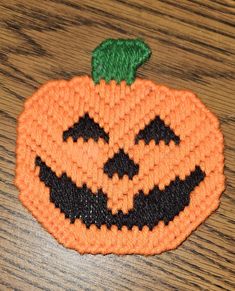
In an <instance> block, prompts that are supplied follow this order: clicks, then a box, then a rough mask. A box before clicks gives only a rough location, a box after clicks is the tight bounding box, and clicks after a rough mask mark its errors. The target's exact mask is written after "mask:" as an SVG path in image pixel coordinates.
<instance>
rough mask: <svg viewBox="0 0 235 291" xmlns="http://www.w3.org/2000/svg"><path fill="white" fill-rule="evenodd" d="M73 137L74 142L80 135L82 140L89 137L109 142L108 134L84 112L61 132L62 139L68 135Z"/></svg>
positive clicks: (65, 138)
mask: <svg viewBox="0 0 235 291" xmlns="http://www.w3.org/2000/svg"><path fill="white" fill-rule="evenodd" d="M70 136H71V137H72V138H73V141H74V142H76V141H77V140H78V138H79V137H82V138H83V139H84V141H88V139H89V138H92V139H94V140H95V141H98V139H99V138H103V139H104V140H105V141H106V142H107V143H108V142H109V136H108V134H107V133H106V132H105V131H104V129H103V128H102V127H100V125H99V124H98V123H96V122H95V121H94V119H93V118H90V116H89V115H88V114H87V113H86V114H85V115H84V116H83V117H80V118H79V120H78V122H76V123H74V125H73V126H72V127H70V128H69V129H67V130H65V131H64V132H63V140H64V141H66V140H67V139H68V138H69V137H70Z"/></svg>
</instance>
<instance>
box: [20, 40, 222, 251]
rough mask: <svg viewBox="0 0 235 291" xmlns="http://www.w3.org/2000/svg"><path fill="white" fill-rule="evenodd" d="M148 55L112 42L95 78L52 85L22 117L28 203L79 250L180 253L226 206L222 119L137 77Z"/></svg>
mask: <svg viewBox="0 0 235 291" xmlns="http://www.w3.org/2000/svg"><path fill="white" fill-rule="evenodd" d="M149 56H150V49H149V47H148V46H147V45H146V44H145V43H144V42H142V41H140V40H121V39H120V40H113V39H109V40H106V41H104V42H103V43H101V45H100V46H98V47H97V48H96V49H95V50H94V52H93V58H92V78H90V77H89V76H83V77H75V78H74V79H72V80H71V81H64V80H62V81H52V82H49V83H48V84H46V85H44V86H43V87H42V88H40V89H39V90H38V91H37V92H36V93H35V94H34V95H33V96H32V97H31V98H29V99H28V100H27V101H26V103H25V108H24V111H23V113H22V114H21V116H20V118H19V123H18V137H17V160H16V162H17V168H16V184H17V186H18V188H19V190H20V196H19V198H20V200H21V201H22V203H23V204H24V205H25V207H26V208H27V209H28V210H29V211H31V212H32V214H33V215H34V217H36V218H37V220H38V221H39V222H40V223H41V224H42V225H43V226H44V227H45V228H46V229H47V230H48V231H49V232H50V233H51V234H52V235H53V236H54V237H55V238H56V239H57V240H58V241H59V242H60V243H62V244H64V245H65V246H66V247H69V248H72V249H75V250H78V251H79V252H80V253H93V254H96V253H102V254H107V253H116V254H129V253H138V254H157V253H161V252H163V251H165V250H170V249H173V248H175V247H177V246H178V245H179V244H180V243H181V242H182V241H183V240H184V239H185V238H186V237H187V236H188V235H189V234H190V233H191V232H192V231H193V230H194V229H195V228H196V227H197V226H198V225H199V224H200V223H201V222H202V221H203V220H205V218H206V217H207V216H208V215H209V214H210V213H211V212H212V211H214V210H215V209H216V208H217V207H218V205H219V197H220V195H221V193H222V191H223V189H224V175H223V159H224V158H223V138H222V134H221V132H220V130H219V123H218V120H217V118H216V117H215V116H214V115H213V114H212V113H210V111H209V110H207V109H206V107H205V106H204V105H203V104H202V103H201V102H200V101H199V100H198V99H197V98H196V97H195V95H194V94H193V93H191V92H188V91H180V90H174V89H169V88H167V87H165V86H162V85H156V84H155V83H153V82H152V81H150V80H143V79H135V71H136V69H137V67H138V66H140V65H141V64H142V63H144V62H145V61H146V60H147V59H148V58H149Z"/></svg>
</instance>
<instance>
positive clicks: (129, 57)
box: [92, 39, 151, 85]
mask: <svg viewBox="0 0 235 291" xmlns="http://www.w3.org/2000/svg"><path fill="white" fill-rule="evenodd" d="M150 55H151V50H150V48H149V47H148V46H147V44H145V43H144V42H143V41H142V40H139V39H107V40H105V41H103V42H102V43H101V44H100V45H99V46H98V47H97V48H96V49H95V50H94V51H93V53H92V79H93V81H94V82H95V83H99V82H100V80H102V79H104V80H105V81H106V82H107V83H108V82H109V81H111V80H115V81H116V82H117V83H120V82H121V81H123V80H125V81H126V83H127V84H128V85H130V84H132V83H133V82H134V80H135V75H136V70H137V68H138V67H139V66H140V65H142V64H143V63H144V62H146V61H147V60H148V59H149V57H150Z"/></svg>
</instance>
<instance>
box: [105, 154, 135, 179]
mask: <svg viewBox="0 0 235 291" xmlns="http://www.w3.org/2000/svg"><path fill="white" fill-rule="evenodd" d="M104 172H105V173H106V174H107V175H108V176H109V178H112V177H113V175H114V174H115V173H117V174H118V177H119V178H122V177H123V176H124V175H127V176H128V177H129V179H132V178H133V177H134V176H135V175H137V174H138V173H139V165H137V164H135V163H134V161H133V160H132V159H130V157H129V156H128V155H127V154H126V153H125V152H124V151H123V149H120V150H119V152H118V153H116V154H114V156H113V157H112V158H110V159H108V161H107V162H106V163H105V165H104Z"/></svg>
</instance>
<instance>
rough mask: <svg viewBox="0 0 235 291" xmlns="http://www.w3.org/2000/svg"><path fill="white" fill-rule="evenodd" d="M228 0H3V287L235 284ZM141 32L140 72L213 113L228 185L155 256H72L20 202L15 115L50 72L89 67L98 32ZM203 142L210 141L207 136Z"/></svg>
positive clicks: (234, 107) (234, 109) (233, 68)
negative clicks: (189, 230) (182, 237)
mask: <svg viewBox="0 0 235 291" xmlns="http://www.w3.org/2000/svg"><path fill="white" fill-rule="evenodd" d="M234 20H235V1H229V0H228V1H225V0H216V1H203V0H191V1H174V0H166V1H163V0H162V1H154V0H152V1H150V0H148V1H146V0H145V1H143V0H137V1H127V0H119V1H105V0H96V1H75V0H74V1H72V0H68V1H66V0H51V1H46V0H40V1H38V0H30V1H26V0H23V1H12V0H1V1H0V60H1V62H0V207H1V212H0V218H1V220H0V221H1V224H0V226H1V233H0V245H1V249H0V255H1V259H0V264H1V271H0V290H7V289H9V290H13V289H14V290H38V289H43V290H79V289H87V290H88V289H89V290H90V289H96V290H97V289H98V290H100V289H101V290H102V289H106V290H173V289H174V290H176V289H177V290H200V289H202V290H235V285H234V283H235V279H234V261H235V260H234V258H235V256H234V241H233V240H234V233H235V231H234V194H235V193H234V187H235V175H234V173H235V167H234V166H235V162H234V161H235V132H234V123H235V96H234V92H235V84H234V83H235V80H234V79H235V78H234V74H235V63H234V61H235V59H234V52H235V41H234V35H235V30H234ZM108 37H112V38H117V37H124V38H126V37H129V38H136V37H141V38H143V39H144V40H146V42H147V43H148V44H149V45H150V47H151V48H152V58H151V60H150V61H149V62H148V63H147V64H145V65H144V66H143V67H142V68H140V70H139V72H138V75H139V76H140V77H143V78H146V79H151V80H153V81H155V82H157V83H164V84H166V85H168V86H172V87H175V88H180V89H182V88H186V89H191V90H193V91H194V92H195V93H197V94H198V96H199V97H200V99H201V100H202V101H203V102H204V103H205V104H206V105H207V106H208V108H210V110H211V111H212V112H214V113H215V114H217V116H218V117H219V119H220V122H221V128H222V131H223V134H224V137H225V157H226V163H225V164H226V166H225V174H226V177H227V189H226V191H225V192H224V194H223V195H222V198H221V205H220V208H219V209H218V210H217V211H216V212H215V213H214V214H213V215H211V217H210V218H209V219H207V221H206V222H205V223H204V224H202V225H201V226H200V227H199V228H198V229H197V230H196V231H195V232H194V233H193V234H192V235H191V236H190V237H189V238H188V240H186V241H185V242H184V243H183V244H182V245H181V246H180V247H179V248H178V249H177V250H174V251H170V252H167V253H164V254H162V255H159V256H152V257H143V256H123V257H119V256H115V255H108V256H101V255H98V256H92V255H83V256H82V255H79V254H78V253H76V252H75V251H72V250H68V249H65V248H64V247H63V246H61V245H59V244H58V243H57V241H55V240H54V239H53V238H52V237H51V236H50V235H49V234H48V233H47V232H46V231H44V230H43V229H42V227H41V226H40V225H39V224H38V223H37V222H36V220H35V219H34V218H33V217H32V216H31V214H29V213H28V212H27V210H26V209H25V208H24V207H23V206H22V205H21V204H20V202H19V201H18V197H17V196H18V191H17V189H16V188H15V186H14V182H13V180H14V168H15V140H16V124H17V116H18V115H19V113H20V112H21V110H22V108H23V103H24V101H25V99H26V98H27V97H28V96H30V95H31V94H32V93H33V92H34V91H35V90H36V89H37V88H38V87H39V86H40V85H41V84H43V83H44V82H46V81H48V80H49V79H61V78H62V79H69V78H71V77H72V76H75V75H83V74H90V58H91V51H92V50H93V49H94V48H95V47H96V46H97V44H99V43H100V42H101V41H102V40H103V39H105V38H108ZM208 142H209V141H208Z"/></svg>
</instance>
